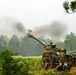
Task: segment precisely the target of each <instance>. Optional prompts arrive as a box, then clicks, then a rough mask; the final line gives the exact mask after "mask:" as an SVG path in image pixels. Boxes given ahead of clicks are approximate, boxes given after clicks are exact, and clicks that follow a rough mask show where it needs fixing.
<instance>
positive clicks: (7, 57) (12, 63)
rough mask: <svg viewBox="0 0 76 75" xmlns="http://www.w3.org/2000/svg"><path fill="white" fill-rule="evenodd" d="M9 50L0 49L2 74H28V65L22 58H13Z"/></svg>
mask: <svg viewBox="0 0 76 75" xmlns="http://www.w3.org/2000/svg"><path fill="white" fill-rule="evenodd" d="M13 55H14V54H13V53H12V52H11V51H9V50H3V51H0V58H1V63H2V74H3V75H28V72H29V65H28V63H27V62H26V61H24V60H23V59H13V57H12V56H13Z"/></svg>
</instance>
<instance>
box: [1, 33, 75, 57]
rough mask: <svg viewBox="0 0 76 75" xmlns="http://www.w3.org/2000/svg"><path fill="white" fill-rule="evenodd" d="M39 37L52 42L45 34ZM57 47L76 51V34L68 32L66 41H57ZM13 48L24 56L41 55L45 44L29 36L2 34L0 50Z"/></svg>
mask: <svg viewBox="0 0 76 75" xmlns="http://www.w3.org/2000/svg"><path fill="white" fill-rule="evenodd" d="M38 39H39V40H40V41H42V42H44V43H45V44H48V43H51V42H52V40H51V39H49V38H47V39H45V38H44V37H43V36H41V37H38ZM56 47H57V48H61V49H66V50H67V51H75V49H76V35H75V34H74V33H73V32H71V33H70V34H68V35H67V36H66V37H65V39H64V41H58V42H56ZM6 49H8V50H12V51H13V52H17V53H19V55H22V56H40V55H42V53H43V51H44V46H43V45H42V44H40V43H39V42H38V41H36V40H35V39H33V38H29V37H28V36H24V37H20V38H19V37H17V35H13V36H12V37H11V38H9V37H8V36H4V35H1V36H0V50H6Z"/></svg>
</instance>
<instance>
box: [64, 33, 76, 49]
mask: <svg viewBox="0 0 76 75" xmlns="http://www.w3.org/2000/svg"><path fill="white" fill-rule="evenodd" d="M64 47H65V48H66V49H67V50H75V49H76V36H75V34H74V33H72V32H71V33H70V34H68V35H67V36H66V38H65V41H64Z"/></svg>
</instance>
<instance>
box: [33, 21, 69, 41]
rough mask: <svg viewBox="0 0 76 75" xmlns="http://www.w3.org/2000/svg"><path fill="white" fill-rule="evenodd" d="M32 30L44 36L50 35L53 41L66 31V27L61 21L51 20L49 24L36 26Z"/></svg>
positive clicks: (63, 36)
mask: <svg viewBox="0 0 76 75" xmlns="http://www.w3.org/2000/svg"><path fill="white" fill-rule="evenodd" d="M34 31H35V35H37V36H38V35H44V36H45V37H50V38H51V39H52V40H53V41H60V40H62V39H64V38H65V36H66V34H67V33H68V27H67V25H66V24H65V23H63V22H59V21H53V22H52V23H51V24H50V25H44V26H41V27H36V28H35V29H34Z"/></svg>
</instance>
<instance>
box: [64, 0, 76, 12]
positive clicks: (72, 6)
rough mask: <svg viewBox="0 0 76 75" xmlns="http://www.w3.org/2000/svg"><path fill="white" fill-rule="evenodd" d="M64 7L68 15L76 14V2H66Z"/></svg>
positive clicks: (74, 0)
mask: <svg viewBox="0 0 76 75" xmlns="http://www.w3.org/2000/svg"><path fill="white" fill-rule="evenodd" d="M63 7H64V9H65V10H66V12H67V13H74V12H76V0H73V1H71V2H69V1H65V2H64V3H63Z"/></svg>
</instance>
